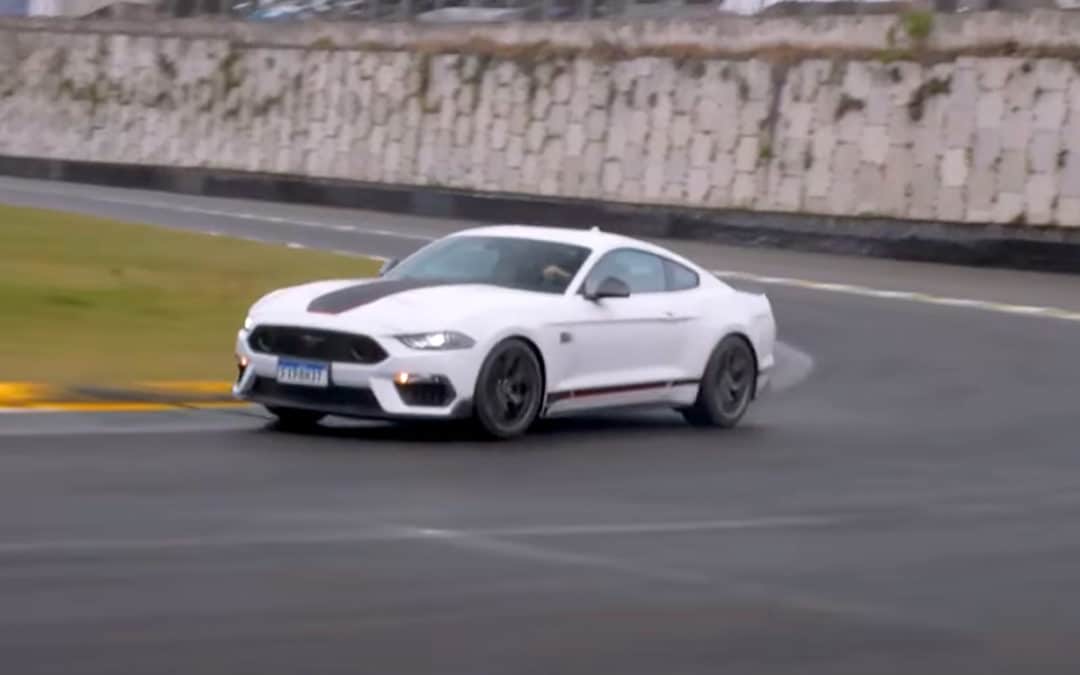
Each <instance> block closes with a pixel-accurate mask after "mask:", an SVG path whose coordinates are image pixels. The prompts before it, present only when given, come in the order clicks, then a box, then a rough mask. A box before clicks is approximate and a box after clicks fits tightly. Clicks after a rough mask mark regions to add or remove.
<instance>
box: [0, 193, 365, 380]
mask: <svg viewBox="0 0 1080 675" xmlns="http://www.w3.org/2000/svg"><path fill="white" fill-rule="evenodd" d="M377 269H378V262H377V261H375V260H371V259H367V258H349V257H345V256H339V255H334V254H331V253H323V252H318V251H311V250H306V249H305V250H290V249H286V248H284V247H282V246H276V245H271V244H260V243H257V242H249V241H243V240H236V239H228V238H223V237H210V236H207V235H203V234H197V233H187V232H178V231H172V230H166V229H162V228H156V227H150V226H146V225H137V224H132V223H121V222H116V221H111V220H104V219H101V218H92V217H87V216H82V215H73V214H67V213H58V212H53V211H43V210H39V209H29V208H21V207H13V206H4V205H0V381H17V380H29V381H35V382H46V383H53V384H84V385H85V384H92V385H113V384H125V383H132V382H137V381H144V380H172V379H177V380H200V379H210V380H228V379H231V378H232V377H233V375H234V373H235V371H234V361H233V342H234V340H235V336H236V330H237V328H239V327H240V324H241V322H242V321H243V320H244V312H245V311H246V310H247V308H248V307H249V306H250V305H251V303H252V302H254V301H255V300H256V299H257V298H258V297H259V296H260V295H262V294H263V293H266V292H268V291H270V290H273V289H274V288H279V287H281V286H286V285H290V284H296V283H301V282H304V281H310V280H314V279H322V278H341V277H364V276H371V275H373V274H374V273H375V272H376V270H377Z"/></svg>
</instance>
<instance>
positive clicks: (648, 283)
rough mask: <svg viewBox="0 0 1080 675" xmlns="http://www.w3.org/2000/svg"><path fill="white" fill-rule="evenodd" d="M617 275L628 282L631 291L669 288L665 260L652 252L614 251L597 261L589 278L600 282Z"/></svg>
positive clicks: (656, 291)
mask: <svg viewBox="0 0 1080 675" xmlns="http://www.w3.org/2000/svg"><path fill="white" fill-rule="evenodd" d="M607 277H615V278H617V279H621V280H622V281H624V282H626V285H627V286H629V287H630V293H631V294H636V293H659V292H662V291H664V290H667V276H666V271H665V268H664V261H663V260H662V259H661V258H658V257H657V256H655V255H652V254H651V253H645V252H644V251H634V250H631V249H624V250H621V251H613V252H611V253H608V254H607V255H606V256H604V257H603V258H602V259H601V260H600V262H598V263H596V267H594V268H593V271H592V273H591V274H590V275H589V278H590V279H591V280H592V281H596V282H600V281H603V280H604V279H606V278H607Z"/></svg>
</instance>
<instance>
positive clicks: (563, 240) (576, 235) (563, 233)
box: [456, 225, 681, 258]
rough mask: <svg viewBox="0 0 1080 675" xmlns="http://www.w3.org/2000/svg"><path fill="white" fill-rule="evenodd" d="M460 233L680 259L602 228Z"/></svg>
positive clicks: (484, 229) (524, 228) (490, 227)
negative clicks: (629, 250)
mask: <svg viewBox="0 0 1080 675" xmlns="http://www.w3.org/2000/svg"><path fill="white" fill-rule="evenodd" d="M456 234H458V235H466V236H491V237H517V238H521V239H537V240H540V241H550V242H555V243H559V244H571V245H576V246H586V247H588V248H591V249H593V250H596V251H608V250H611V249H613V248H620V247H623V246H633V247H635V248H640V249H643V250H646V251H651V252H653V253H660V254H663V255H666V256H672V257H676V258H681V256H678V255H676V254H674V253H673V252H672V251H669V250H667V249H665V248H663V247H660V246H656V245H654V244H650V243H649V242H646V241H642V240H640V239H634V238H633V237H627V236H624V235H621V234H614V233H611V232H604V231H603V230H601V229H599V228H595V227H594V228H591V229H588V230H580V229H572V228H564V227H544V226H540V225H488V226H484V227H473V228H470V229H468V230H462V231H460V232H457V233H456Z"/></svg>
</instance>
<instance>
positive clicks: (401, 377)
mask: <svg viewBox="0 0 1080 675" xmlns="http://www.w3.org/2000/svg"><path fill="white" fill-rule="evenodd" d="M394 382H397V383H398V384H408V383H409V374H408V373H404V372H403V373H397V374H396V375H394Z"/></svg>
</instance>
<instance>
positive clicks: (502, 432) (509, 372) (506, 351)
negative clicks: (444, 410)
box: [473, 338, 544, 440]
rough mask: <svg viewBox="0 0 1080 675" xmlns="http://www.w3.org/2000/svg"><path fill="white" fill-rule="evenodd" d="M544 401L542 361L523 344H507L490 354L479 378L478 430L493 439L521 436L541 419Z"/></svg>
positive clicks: (514, 341)
mask: <svg viewBox="0 0 1080 675" xmlns="http://www.w3.org/2000/svg"><path fill="white" fill-rule="evenodd" d="M543 398H544V373H543V369H542V368H541V367H540V359H538V358H537V356H536V354H535V352H533V350H532V348H531V347H530V346H529V345H528V344H526V343H525V342H524V341H523V340H520V339H516V338H511V339H508V340H504V341H502V342H500V343H499V344H497V345H495V348H494V349H492V350H491V353H490V354H488V356H487V358H486V359H485V360H484V364H483V366H481V367H480V374H479V375H478V376H477V378H476V391H475V392H474V394H473V403H474V405H475V412H474V420H475V422H476V426H477V427H478V428H479V430H480V431H481V432H482V433H483V435H484V436H486V437H488V438H491V439H497V440H503V439H509V438H514V437H516V436H521V435H522V434H524V433H525V432H526V431H528V430H529V428H530V427H531V426H532V425H533V423H534V422H535V421H536V418H537V416H539V414H540V407H541V404H542V402H543Z"/></svg>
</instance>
